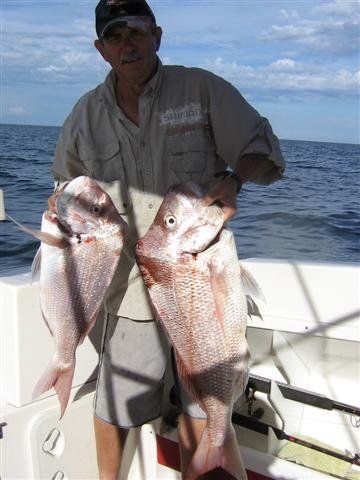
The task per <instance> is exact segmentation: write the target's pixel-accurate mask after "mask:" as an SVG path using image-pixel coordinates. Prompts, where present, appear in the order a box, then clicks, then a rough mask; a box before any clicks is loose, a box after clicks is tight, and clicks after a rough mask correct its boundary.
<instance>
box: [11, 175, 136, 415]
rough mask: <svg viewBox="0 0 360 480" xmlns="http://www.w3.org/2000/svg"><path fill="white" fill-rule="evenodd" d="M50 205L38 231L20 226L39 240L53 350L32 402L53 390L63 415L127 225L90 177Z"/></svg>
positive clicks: (72, 184)
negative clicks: (83, 345) (79, 357)
mask: <svg viewBox="0 0 360 480" xmlns="http://www.w3.org/2000/svg"><path fill="white" fill-rule="evenodd" d="M48 204H49V209H48V210H47V211H46V212H45V213H44V214H43V218H42V223H41V231H37V230H33V229H30V228H28V227H25V226H23V225H20V224H18V226H19V227H20V228H21V229H22V230H24V231H25V232H27V233H30V234H31V235H34V236H35V237H36V238H38V239H39V240H41V246H40V248H39V250H38V253H37V255H36V257H35V259H34V262H33V270H34V271H36V270H37V269H38V268H40V304H41V311H42V315H43V319H44V321H45V323H46V325H47V326H48V328H49V330H50V333H51V335H52V336H53V339H54V347H55V348H54V356H53V359H52V361H51V363H50V364H49V366H48V368H47V369H46V370H45V372H44V374H43V375H42V377H41V378H40V380H39V381H38V383H37V384H36V386H35V388H34V392H33V398H35V397H37V396H39V395H41V394H42V393H44V392H46V391H47V390H49V389H50V388H52V387H54V389H55V391H56V393H57V395H58V397H59V400H60V404H61V417H62V416H63V414H64V412H65V409H66V406H67V403H68V400H69V396H70V390H71V387H72V379H73V375H74V371H75V353H76V349H77V347H78V346H79V344H80V343H81V342H82V341H83V340H84V337H85V335H86V334H87V333H88V332H89V331H90V330H91V328H92V327H93V325H94V323H95V320H96V317H97V315H98V312H99V310H100V307H101V304H102V302H103V299H104V296H105V293H106V290H107V288H108V286H109V285H110V283H111V281H112V278H113V276H114V273H115V270H116V268H117V265H118V263H119V260H120V254H121V251H122V247H123V241H124V237H125V234H126V230H127V225H126V223H125V222H124V220H123V219H122V218H121V216H120V215H119V213H118V211H117V210H116V208H115V206H114V204H113V202H112V200H111V199H110V197H109V195H107V194H106V193H105V192H104V191H103V190H102V189H101V188H100V187H99V185H98V184H97V183H96V182H95V181H94V180H93V179H91V178H90V177H85V176H80V177H77V178H75V179H74V180H72V181H71V182H69V183H67V184H65V186H64V187H63V188H62V189H61V190H60V191H59V192H57V193H55V194H54V195H52V196H51V197H50V198H49V201H48ZM15 223H17V222H15Z"/></svg>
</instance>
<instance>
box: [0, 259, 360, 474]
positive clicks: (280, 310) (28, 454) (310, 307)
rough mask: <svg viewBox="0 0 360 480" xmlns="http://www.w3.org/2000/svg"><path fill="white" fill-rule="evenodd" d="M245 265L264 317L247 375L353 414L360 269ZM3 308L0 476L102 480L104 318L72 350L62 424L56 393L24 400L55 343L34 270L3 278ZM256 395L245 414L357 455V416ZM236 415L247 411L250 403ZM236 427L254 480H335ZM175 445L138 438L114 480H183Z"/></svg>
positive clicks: (145, 434) (147, 431)
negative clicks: (98, 420)
mask: <svg viewBox="0 0 360 480" xmlns="http://www.w3.org/2000/svg"><path fill="white" fill-rule="evenodd" d="M244 264H245V266H246V268H248V269H249V270H250V272H251V273H252V274H253V275H254V276H255V278H256V279H257V281H258V283H259V284H260V286H261V287H262V289H263V293H264V295H265V297H266V300H267V303H266V305H264V306H262V308H261V311H262V314H263V321H261V320H259V319H256V318H254V319H252V320H250V321H249V327H248V340H249V345H250V349H251V353H252V367H251V372H252V373H253V374H256V375H260V376H262V377H266V378H269V379H272V380H276V381H280V382H283V383H286V384H291V385H293V386H295V387H299V388H301V389H305V390H310V391H313V392H317V393H319V394H322V395H326V396H327V397H329V398H331V399H333V400H337V401H339V402H344V403H347V404H350V405H355V406H356V405H359V395H358V391H359V364H360V363H359V359H360V358H359V357H360V349H359V343H360V324H359V310H360V299H359V292H360V274H359V267H357V266H348V265H328V264H299V263H296V264H293V263H288V262H269V261H256V260H252V261H248V262H244ZM1 304H2V306H1V308H2V311H1V330H0V347H1V371H0V386H1V397H0V406H1V413H2V417H1V422H4V423H6V425H5V426H4V427H3V429H2V430H3V438H2V439H0V449H1V466H0V477H1V478H2V479H4V480H5V479H38V478H39V479H43V478H44V479H45V478H46V479H54V480H61V479H93V478H94V479H96V478H98V474H97V466H96V452H95V442H94V432H93V424H92V403H93V394H94V388H95V380H96V365H97V362H98V352H99V349H100V339H101V321H99V322H98V325H97V327H96V330H94V331H93V332H92V334H91V336H90V338H88V339H86V341H85V342H84V344H83V345H82V346H81V347H80V348H79V351H78V355H77V366H76V374H75V378H74V387H73V390H72V396H71V403H70V405H69V407H68V409H67V411H66V413H65V416H64V418H63V419H62V420H61V421H60V422H59V420H58V418H59V412H60V410H59V403H58V400H57V397H56V396H55V395H54V392H52V391H51V392H47V393H46V394H44V395H43V396H42V397H41V398H40V399H37V400H35V401H32V399H31V393H32V389H33V387H34V385H35V383H36V381H37V380H38V378H39V377H40V375H41V373H42V371H43V370H44V368H45V366H46V365H47V363H48V362H49V360H50V358H51V356H52V348H53V345H52V341H51V339H50V336H49V333H48V331H47V329H46V326H45V325H44V323H43V321H42V319H41V314H40V309H39V304H38V285H37V284H36V283H34V284H32V285H31V283H30V275H29V273H25V274H20V275H16V276H9V277H6V278H3V279H2V280H1ZM169 385H171V379H169ZM167 393H168V392H167ZM255 398H256V400H255V402H254V404H253V407H252V408H253V411H255V410H256V409H259V408H262V409H263V410H264V415H263V417H262V418H261V421H262V422H266V423H268V424H271V425H273V426H274V427H278V428H281V429H283V430H285V431H286V432H287V433H289V434H292V435H296V436H301V437H312V438H314V439H316V441H319V442H323V443H326V444H330V445H331V446H332V447H335V448H338V449H340V450H342V451H345V450H348V451H350V452H358V451H359V450H360V448H359V419H358V418H355V417H354V416H353V417H352V416H351V415H349V414H347V413H343V412H340V411H338V410H324V409H320V408H316V407H313V406H309V405H304V404H303V403H299V402H294V401H292V400H287V399H286V398H284V396H283V395H282V394H281V392H280V390H279V389H278V387H277V385H276V383H274V382H273V383H272V385H271V393H270V394H266V393H261V392H257V393H256V395H255ZM167 399H168V394H167V395H166V398H165V405H164V407H165V410H167V411H171V410H172V409H173V408H174V407H173V406H172V405H171V404H170V402H168V400H167ZM241 412H242V413H245V414H247V406H245V407H242V408H241ZM236 430H237V434H238V438H239V443H240V445H241V450H242V454H243V457H244V461H245V464H246V467H247V469H248V471H249V472H250V474H249V478H250V479H254V480H255V479H258V480H260V479H261V478H262V477H261V475H262V476H265V477H268V478H281V479H289V480H290V479H294V478H296V479H321V478H333V477H329V475H327V474H325V473H321V472H318V471H315V470H312V469H310V468H305V467H302V466H299V465H296V464H295V463H293V462H289V461H285V460H283V459H280V458H278V456H277V455H278V453H279V450H281V448H282V447H283V446H284V443H285V442H284V441H280V440H278V439H277V438H276V437H275V435H274V434H273V433H272V431H271V430H270V431H269V434H268V435H262V434H259V433H256V432H253V431H251V430H248V429H246V428H244V427H236ZM176 441H177V431H176V429H172V428H170V427H169V426H168V425H166V424H165V422H164V421H163V419H162V418H160V419H157V420H156V421H154V422H152V423H150V424H146V425H144V426H143V427H142V428H141V429H134V430H133V431H132V432H131V434H130V436H129V441H128V442H127V447H126V455H125V461H124V463H123V466H122V472H121V478H124V479H126V478H129V479H134V480H140V479H146V480H147V479H169V480H171V479H179V478H180V474H179V472H178V470H177V469H176V467H177V465H178V463H177V462H178V449H177V444H176ZM163 450H164V451H163ZM164 452H165V453H164ZM159 455H160V456H159ZM158 456H159V458H158ZM159 462H160V463H159ZM173 467H175V468H173ZM354 470H355V468H354Z"/></svg>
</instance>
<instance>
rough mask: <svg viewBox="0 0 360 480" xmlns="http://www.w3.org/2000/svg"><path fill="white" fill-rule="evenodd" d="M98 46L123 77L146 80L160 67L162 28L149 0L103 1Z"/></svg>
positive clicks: (99, 7) (99, 11)
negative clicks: (157, 63)
mask: <svg viewBox="0 0 360 480" xmlns="http://www.w3.org/2000/svg"><path fill="white" fill-rule="evenodd" d="M95 16H96V32H97V34H98V37H99V38H98V39H97V40H96V41H95V47H96V48H97V49H98V50H99V52H100V53H101V55H102V56H103V58H104V59H105V60H106V61H107V62H108V63H110V65H111V66H112V67H113V68H114V70H115V71H116V73H117V75H118V77H119V78H124V79H126V80H129V81H131V82H140V83H145V82H146V81H147V80H148V79H149V78H150V77H151V75H152V74H153V72H154V70H155V67H156V61H157V57H156V52H157V50H158V49H159V47H160V41H161V34H162V31H161V28H160V27H158V26H157V25H156V20H155V16H154V14H153V12H152V10H151V9H150V7H149V5H148V4H147V3H146V2H145V0H101V1H100V2H99V3H98V5H97V7H96V10H95Z"/></svg>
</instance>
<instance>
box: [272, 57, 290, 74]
mask: <svg viewBox="0 0 360 480" xmlns="http://www.w3.org/2000/svg"><path fill="white" fill-rule="evenodd" d="M295 66H296V63H295V62H294V60H291V59H290V58H281V59H280V60H276V62H272V63H271V64H270V65H269V69H270V70H278V71H284V70H293V69H294V68H295Z"/></svg>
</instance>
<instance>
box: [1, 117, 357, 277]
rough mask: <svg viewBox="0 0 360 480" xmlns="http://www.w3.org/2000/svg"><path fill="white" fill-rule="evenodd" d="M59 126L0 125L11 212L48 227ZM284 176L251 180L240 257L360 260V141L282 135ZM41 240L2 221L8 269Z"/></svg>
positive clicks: (241, 205) (234, 225)
mask: <svg viewBox="0 0 360 480" xmlns="http://www.w3.org/2000/svg"><path fill="white" fill-rule="evenodd" d="M59 131H60V129H59V128H58V127H40V126H24V125H0V136H1V138H0V146H1V150H0V167H1V186H0V188H2V189H3V192H4V198H5V206H6V212H7V213H8V214H9V215H11V216H12V217H14V218H15V219H16V220H18V221H19V222H22V223H24V224H25V225H27V226H30V227H33V228H40V223H41V216H42V213H43V211H44V210H45V209H46V207H47V198H48V197H49V196H50V195H51V193H52V191H53V179H52V175H51V164H52V159H53V155H54V150H55V145H56V141H57V138H58V135H59ZM280 143H281V148H282V151H283V154H284V157H285V160H286V163H287V168H286V171H285V174H284V177H283V179H281V180H280V181H278V182H276V183H274V184H272V185H270V186H259V185H250V184H247V185H245V186H244V187H243V189H242V191H241V193H240V194H239V196H238V210H237V213H236V215H235V217H234V219H233V220H232V221H231V222H230V228H231V229H232V230H233V232H234V234H235V238H236V244H237V249H238V255H239V258H241V259H244V258H269V259H285V260H290V261H310V262H313V261H315V262H342V263H358V262H359V260H360V146H359V145H348V144H340V143H323V142H306V141H294V140H281V141H280ZM38 246H39V242H38V241H37V240H36V239H34V238H32V237H31V236H29V235H27V234H25V233H24V232H22V231H20V230H18V228H17V227H16V226H15V225H14V224H13V223H11V222H10V221H8V220H6V221H3V222H0V252H1V273H2V274H4V273H5V272H6V273H8V272H9V271H11V270H12V269H14V268H17V267H25V266H30V265H31V262H32V259H33V257H34V255H35V253H36V250H37V248H38Z"/></svg>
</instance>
